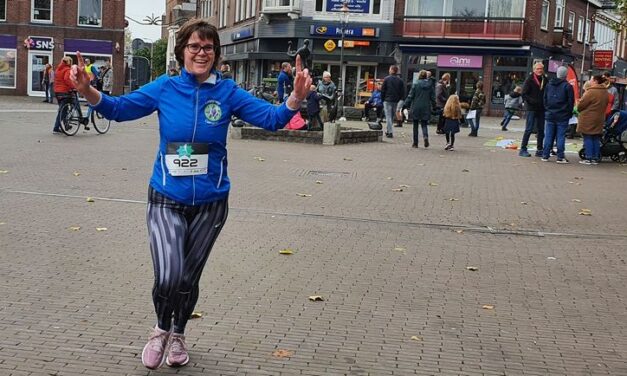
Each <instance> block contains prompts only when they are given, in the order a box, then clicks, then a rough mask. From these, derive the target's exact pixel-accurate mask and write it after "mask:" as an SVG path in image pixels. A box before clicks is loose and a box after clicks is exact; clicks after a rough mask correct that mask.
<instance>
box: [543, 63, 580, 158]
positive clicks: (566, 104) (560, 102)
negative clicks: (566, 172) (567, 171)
mask: <svg viewBox="0 0 627 376" xmlns="http://www.w3.org/2000/svg"><path fill="white" fill-rule="evenodd" d="M567 73H568V69H567V68H566V67H559V68H557V73H556V74H557V77H556V78H552V79H551V80H550V81H549V83H548V84H547V85H546V87H545V89H544V108H545V113H544V119H545V126H544V145H543V148H542V161H543V162H548V161H549V158H550V156H551V155H550V154H551V150H552V149H553V143H554V142H556V144H557V163H568V159H566V158H565V156H564V151H565V150H566V131H567V130H568V121H569V120H570V118H571V117H572V116H573V107H574V106H575V91H574V90H573V86H572V85H571V84H569V83H568V82H567V81H566V74H567Z"/></svg>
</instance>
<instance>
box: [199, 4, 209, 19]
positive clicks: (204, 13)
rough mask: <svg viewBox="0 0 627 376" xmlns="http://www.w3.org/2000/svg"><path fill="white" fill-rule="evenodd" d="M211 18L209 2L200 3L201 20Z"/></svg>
mask: <svg viewBox="0 0 627 376" xmlns="http://www.w3.org/2000/svg"><path fill="white" fill-rule="evenodd" d="M210 16H211V12H210V11H209V1H208V0H202V1H201V2H200V18H209V17H210Z"/></svg>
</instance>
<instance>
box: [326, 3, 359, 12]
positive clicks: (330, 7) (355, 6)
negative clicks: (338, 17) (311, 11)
mask: <svg viewBox="0 0 627 376" xmlns="http://www.w3.org/2000/svg"><path fill="white" fill-rule="evenodd" d="M345 1H346V0H327V12H339V11H340V9H342V5H343V4H344V2H345ZM346 3H347V4H346V5H347V6H348V9H349V12H351V13H370V0H348V1H346Z"/></svg>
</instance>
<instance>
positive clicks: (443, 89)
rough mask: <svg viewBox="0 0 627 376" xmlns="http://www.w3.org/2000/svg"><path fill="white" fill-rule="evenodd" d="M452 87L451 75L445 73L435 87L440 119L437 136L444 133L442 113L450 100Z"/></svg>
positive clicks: (437, 110)
mask: <svg viewBox="0 0 627 376" xmlns="http://www.w3.org/2000/svg"><path fill="white" fill-rule="evenodd" d="M450 85H451V75H450V74H449V73H444V74H443V75H442V79H441V80H440V81H438V83H437V84H436V85H435V108H436V113H438V114H439V116H440V117H439V118H438V127H437V129H436V132H435V133H437V134H442V133H444V131H443V130H442V128H443V127H444V117H443V116H442V111H443V110H444V106H445V105H446V101H447V100H448V97H449V95H450V94H451V93H450V92H449V87H450Z"/></svg>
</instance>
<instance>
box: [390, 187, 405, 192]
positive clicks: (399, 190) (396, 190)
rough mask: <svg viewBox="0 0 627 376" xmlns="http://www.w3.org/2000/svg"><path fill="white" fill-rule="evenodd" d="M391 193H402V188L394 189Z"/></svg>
mask: <svg viewBox="0 0 627 376" xmlns="http://www.w3.org/2000/svg"><path fill="white" fill-rule="evenodd" d="M392 192H403V188H394V189H392Z"/></svg>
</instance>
